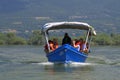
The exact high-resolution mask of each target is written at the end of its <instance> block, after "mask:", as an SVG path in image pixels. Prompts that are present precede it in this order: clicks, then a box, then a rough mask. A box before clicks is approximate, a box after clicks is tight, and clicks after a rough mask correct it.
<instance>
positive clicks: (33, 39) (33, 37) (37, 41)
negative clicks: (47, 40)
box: [28, 30, 43, 45]
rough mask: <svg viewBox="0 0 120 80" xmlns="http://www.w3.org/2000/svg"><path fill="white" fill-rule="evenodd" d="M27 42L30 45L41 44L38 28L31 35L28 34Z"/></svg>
mask: <svg viewBox="0 0 120 80" xmlns="http://www.w3.org/2000/svg"><path fill="white" fill-rule="evenodd" d="M28 43H29V44H32V45H41V44H43V40H42V35H41V31H40V30H35V31H33V33H32V35H31V36H30V39H29V40H28Z"/></svg>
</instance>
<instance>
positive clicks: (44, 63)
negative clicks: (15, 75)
mask: <svg viewBox="0 0 120 80" xmlns="http://www.w3.org/2000/svg"><path fill="white" fill-rule="evenodd" d="M37 64H38V65H53V64H54V63H51V62H41V63H37Z"/></svg>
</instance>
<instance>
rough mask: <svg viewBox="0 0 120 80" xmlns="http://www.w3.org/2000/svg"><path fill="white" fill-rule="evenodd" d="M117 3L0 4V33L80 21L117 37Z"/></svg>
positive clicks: (53, 0)
mask: <svg viewBox="0 0 120 80" xmlns="http://www.w3.org/2000/svg"><path fill="white" fill-rule="evenodd" d="M119 3H120V0H0V31H1V32H2V31H4V32H5V31H6V30H7V31H8V29H9V30H10V29H14V30H17V31H18V32H21V33H23V32H25V31H28V32H29V31H32V30H36V29H40V27H41V26H42V25H44V24H45V23H46V22H53V21H83V22H87V23H89V24H90V25H92V26H94V27H95V29H96V30H97V32H105V33H119V30H120V8H119V7H120V5H119Z"/></svg>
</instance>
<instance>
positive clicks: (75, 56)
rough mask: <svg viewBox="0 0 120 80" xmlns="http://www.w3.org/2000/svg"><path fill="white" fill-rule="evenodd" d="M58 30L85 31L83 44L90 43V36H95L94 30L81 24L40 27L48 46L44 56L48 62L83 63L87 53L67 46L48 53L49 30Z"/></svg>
mask: <svg viewBox="0 0 120 80" xmlns="http://www.w3.org/2000/svg"><path fill="white" fill-rule="evenodd" d="M59 29H78V30H85V31H87V35H86V40H85V44H87V43H89V48H88V50H90V42H91V37H92V35H96V32H95V30H94V28H93V27H92V26H90V25H88V24H87V23H83V22H53V23H47V24H45V25H44V26H43V27H42V33H43V34H44V36H45V40H46V43H47V45H48V50H49V51H48V53H47V54H46V56H47V58H48V61H49V62H53V63H70V62H81V63H84V62H85V61H86V59H87V57H88V52H87V54H86V52H84V51H78V50H77V49H76V48H74V47H73V46H71V45H69V44H64V45H61V46H60V47H58V48H57V49H56V50H54V51H50V46H49V43H48V33H49V31H50V30H59Z"/></svg>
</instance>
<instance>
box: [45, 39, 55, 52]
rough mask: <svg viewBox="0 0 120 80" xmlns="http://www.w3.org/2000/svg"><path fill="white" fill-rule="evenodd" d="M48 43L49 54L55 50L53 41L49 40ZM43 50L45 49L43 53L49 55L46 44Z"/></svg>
mask: <svg viewBox="0 0 120 80" xmlns="http://www.w3.org/2000/svg"><path fill="white" fill-rule="evenodd" d="M48 43H49V47H50V52H51V51H53V50H55V49H54V44H53V41H51V40H49V41H48ZM44 48H45V49H44V51H45V52H46V53H49V50H48V45H47V44H46V45H45V46H44Z"/></svg>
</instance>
